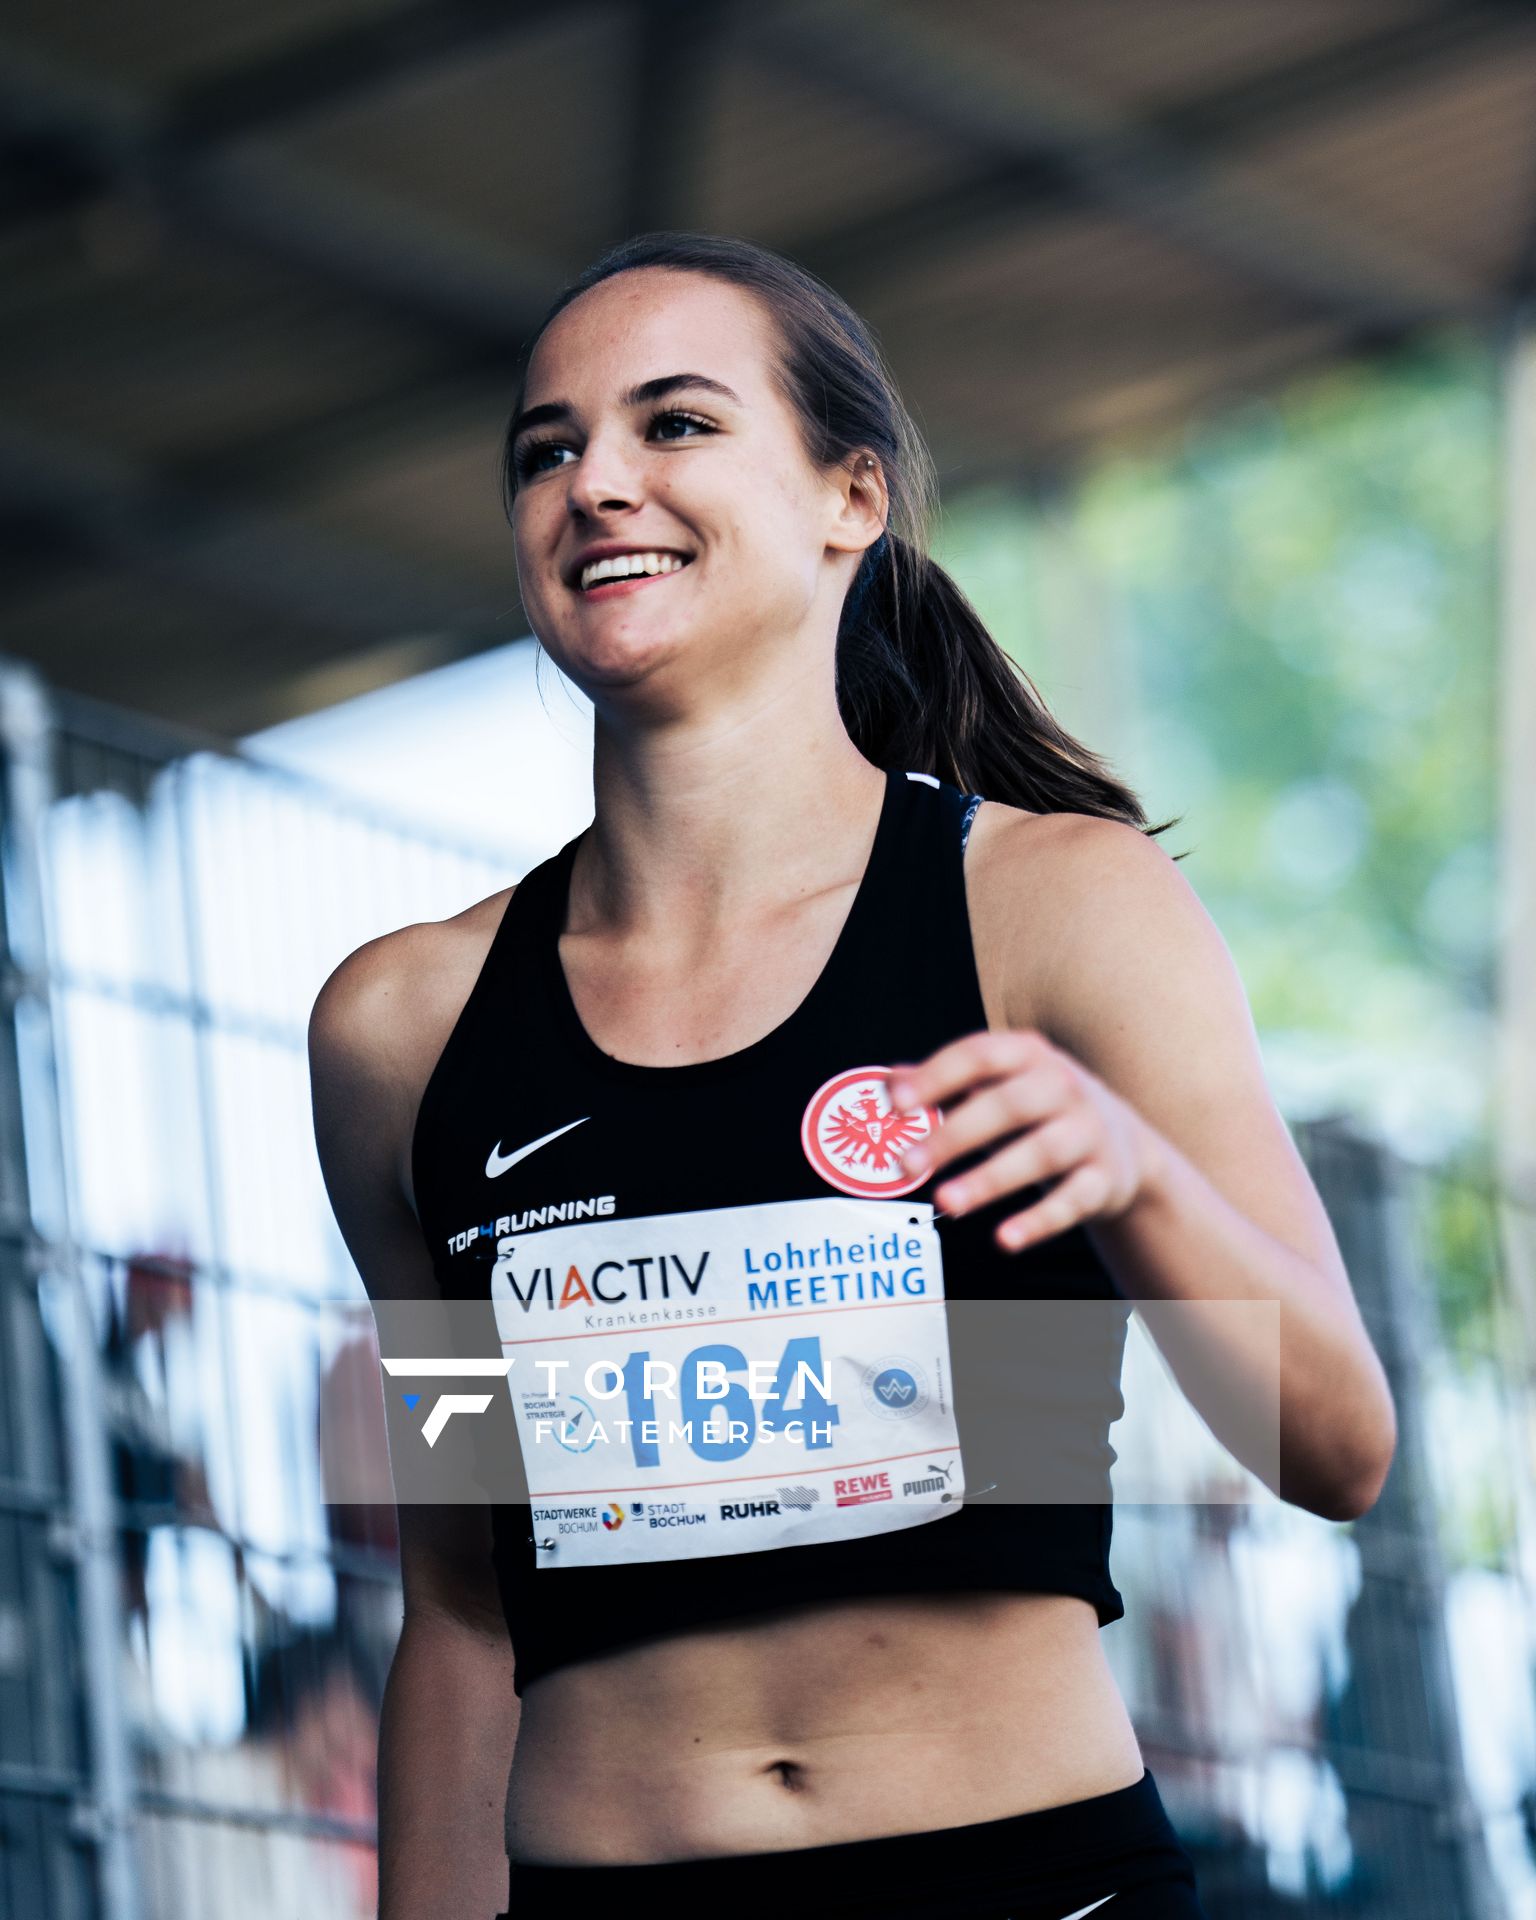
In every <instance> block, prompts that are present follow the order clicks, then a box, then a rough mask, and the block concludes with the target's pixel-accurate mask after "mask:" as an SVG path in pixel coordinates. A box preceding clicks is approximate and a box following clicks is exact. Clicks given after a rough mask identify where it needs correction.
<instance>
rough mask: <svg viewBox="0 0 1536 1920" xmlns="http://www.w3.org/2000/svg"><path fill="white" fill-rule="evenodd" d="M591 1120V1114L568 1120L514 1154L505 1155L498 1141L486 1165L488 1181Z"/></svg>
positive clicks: (519, 1148)
mask: <svg viewBox="0 0 1536 1920" xmlns="http://www.w3.org/2000/svg"><path fill="white" fill-rule="evenodd" d="M591 1118H592V1116H591V1114H590V1113H584V1114H583V1115H582V1116H581V1119H580V1120H567V1121H566V1123H565V1125H564V1126H563V1127H556V1128H555V1130H554V1132H553V1133H546V1134H543V1135H542V1136H541V1137H540V1138H539V1139H537V1140H530V1141H529V1142H528V1144H527V1146H526V1147H518V1148H517V1149H516V1151H515V1152H512V1153H503V1152H502V1150H501V1142H500V1141H499V1140H498V1141H497V1142H496V1144H495V1146H494V1147H492V1148H491V1157H490V1159H489V1160H487V1161H486V1163H485V1177H486V1179H487V1180H494V1179H495V1178H496V1176H497V1174H499V1173H505V1172H506V1170H507V1168H508V1167H515V1166H516V1165H517V1163H518V1161H519V1160H526V1159H527V1158H528V1156H529V1154H530V1153H532V1152H534V1151H535V1149H537V1148H539V1147H547V1146H548V1145H549V1143H550V1141H551V1140H558V1139H559V1138H560V1136H561V1134H562V1133H569V1132H570V1130H571V1128H572V1127H579V1126H580V1125H581V1124H582V1122H583V1121H586V1120H590V1119H591Z"/></svg>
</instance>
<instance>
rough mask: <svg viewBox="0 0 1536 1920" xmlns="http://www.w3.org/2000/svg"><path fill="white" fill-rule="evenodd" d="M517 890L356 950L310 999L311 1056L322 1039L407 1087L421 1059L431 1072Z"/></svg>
mask: <svg viewBox="0 0 1536 1920" xmlns="http://www.w3.org/2000/svg"><path fill="white" fill-rule="evenodd" d="M516 891H517V889H516V887H515V886H509V887H502V888H501V889H499V891H497V892H496V893H492V894H487V895H486V897H485V898H484V899H483V900H476V901H474V902H472V903H471V905H469V906H467V907H464V908H462V909H461V910H460V911H459V912H458V913H453V914H449V915H448V916H447V917H446V918H444V919H442V920H418V921H413V922H412V923H411V924H410V925H408V926H404V927H397V928H395V929H394V930H393V931H391V932H389V933H381V934H377V935H375V936H374V938H373V939H371V940H365V941H364V942H363V944H362V945H361V946H360V947H355V948H354V949H353V950H352V952H351V953H349V954H348V955H347V957H346V958H345V959H344V960H342V961H341V962H340V963H339V964H338V965H337V966H336V967H335V968H333V970H332V971H331V973H330V975H329V976H328V977H327V979H326V981H325V984H324V986H322V987H321V989H320V992H319V994H318V995H317V996H316V999H315V1003H314V1006H313V1008H312V1009H311V1011H310V1021H309V1026H310V1036H311V1053H312V1054H313V1053H314V1051H315V1048H314V1041H315V1036H316V1035H317V1034H323V1035H324V1036H325V1037H326V1038H327V1039H329V1040H331V1041H333V1042H335V1043H337V1044H339V1045H340V1046H342V1047H343V1048H345V1049H346V1050H347V1051H348V1052H349V1053H351V1054H354V1055H355V1054H357V1053H361V1054H363V1055H365V1056H367V1057H370V1058H371V1059H372V1060H373V1062H374V1064H375V1066H376V1068H377V1069H378V1070H379V1071H380V1072H381V1073H382V1074H383V1075H384V1076H386V1077H387V1078H389V1079H390V1080H394V1081H397V1082H399V1083H402V1084H404V1085H405V1087H406V1088H407V1089H409V1087H410V1086H411V1084H412V1083H413V1081H414V1080H415V1079H416V1078H417V1072H416V1069H417V1067H418V1066H419V1065H420V1061H421V1058H422V1056H423V1055H426V1056H429V1057H428V1066H429V1067H430V1061H431V1060H432V1059H435V1058H436V1056H437V1053H438V1052H439V1051H440V1050H441V1047H442V1043H443V1041H444V1040H446V1038H447V1035H448V1032H449V1030H450V1029H451V1028H452V1026H453V1023H454V1021H455V1020H456V1019H457V1018H458V1015H459V1012H460V1011H461V1009H462V1008H463V1005H464V1002H465V1001H466V1000H467V999H468V998H469V992H470V989H471V987H473V985H474V983H475V980H476V977H477V976H478V974H479V972H480V969H481V967H482V966H483V965H484V964H485V957H486V954H487V953H488V952H489V950H490V944H491V941H492V939H493V938H494V937H495V933H496V928H497V926H498V925H499V923H500V920H501V916H502V914H503V913H504V912H505V911H506V908H507V903H508V902H509V901H510V900H511V898H512V895H513V894H514V893H515V892H516ZM434 1039H435V1044H434Z"/></svg>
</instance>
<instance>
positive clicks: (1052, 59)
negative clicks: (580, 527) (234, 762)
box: [0, 0, 1536, 735]
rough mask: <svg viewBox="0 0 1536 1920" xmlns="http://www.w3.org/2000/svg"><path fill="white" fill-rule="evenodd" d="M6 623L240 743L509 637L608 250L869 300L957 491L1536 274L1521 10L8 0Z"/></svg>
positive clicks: (1169, 415)
mask: <svg viewBox="0 0 1536 1920" xmlns="http://www.w3.org/2000/svg"><path fill="white" fill-rule="evenodd" d="M0 147H3V154H4V162H3V165H4V176H3V183H0V259H3V265H4V274H3V292H0V528H3V533H0V545H3V548H4V552H5V557H6V560H7V562H8V563H9V564H8V565H7V567H6V569H5V574H4V583H3V586H0V620H3V628H0V646H3V647H4V649H5V650H6V651H7V652H9V653H11V654H13V655H17V656H20V657H23V658H26V659H31V660H34V661H36V662H38V663H39V664H40V665H41V666H42V668H43V669H44V671H45V673H46V674H47V676H48V678H49V679H50V680H52V681H53V682H54V683H56V684H58V685H60V686H63V687H66V688H71V689H75V690H78V691H80V692H83V693H87V694H90V695H93V696H95V697H97V698H100V699H104V700H110V701H115V702H121V703H123V704H126V705H129V706H132V707H134V708H137V709H138V710H139V711H141V712H145V713H149V714H155V715H158V716H160V717H162V718H164V719H166V720H170V721H173V722H176V723H188V724H194V725H196V726H198V727H202V728H207V729H209V730H212V731H215V732H218V733H227V734H231V735H233V734H239V733H244V732H247V731H251V730H254V729H256V728H259V727H261V726H265V725H268V724H271V723H274V722H276V721H279V720H282V719H284V718H287V717H290V716H292V715H295V714H299V713H302V712H306V711H312V710H314V709H315V708H317V707H319V706H323V705H326V704H329V703H330V702H331V701H333V700H335V699H337V698H340V697H343V696H344V695H345V694H346V693H349V692H353V691H361V690H363V689H365V688H366V687H369V686H372V685H377V684H383V683H386V682H388V681H391V680H394V679H397V678H400V677H402V676H404V675H406V674H408V673H411V672H414V671H417V670H419V669H421V668H423V667H426V666H430V665H435V664H439V663H442V662H444V661H447V660H451V659H454V658H459V657H462V656H464V655H467V654H470V653H474V652H478V651H480V650H482V649H484V648H486V647H489V646H493V645H498V644H501V643H503V642H505V641H507V640H509V639H513V638H516V637H517V636H519V635H520V634H522V633H523V632H525V631H526V625H525V622H524V621H523V619H522V615H521V609H520V607H519V605H518V599H517V583H516V574H515V569H514V566H513V559H512V550H511V537H510V534H509V532H508V530H507V527H506V524H505V521H504V519H503V516H502V511H501V504H500V500H499V496H498V493H497V487H496V477H495V468H496V454H497V448H498V443H499V439H500V435H501V432H502V429H503V426H504V423H505V418H506V413H507V409H508V405H509V403H510V400H511V396H512V393H513V391H514V388H515V385H516V379H517V374H518V369H519V365H520V355H521V352H522V349H523V345H524V342H525V340H526V337H527V335H528V333H529V331H530V329H531V328H532V327H533V326H534V325H535V324H536V322H537V320H538V319H539V317H540V316H541V315H542V313H543V311H544V309H545V307H546V306H547V305H548V303H549V301H550V300H551V298H552V297H553V296H554V294H555V293H556V292H557V291H558V290H559V288H560V287H561V286H562V285H563V284H564V283H565V282H566V280H567V279H569V278H570V277H571V276H573V275H574V274H575V273H576V272H578V271H579V270H580V269H581V267H583V266H584V265H585V264H586V263H587V262H588V261H589V260H591V259H592V258H593V257H595V256H596V255H597V254H598V253H599V252H600V251H601V250H602V249H603V248H604V247H606V246H608V245H609V244H611V243H612V242H613V241H615V240H617V239H619V238H622V237H623V236H625V235H627V234H630V233H635V232H639V231H643V230H647V229H651V228H657V227H683V228H706V229H711V230H717V231H724V232H731V233H740V234H744V235H747V236H749V237H751V238H753V239H757V240H761V241H763V242H765V243H766V244H768V245H770V246H773V247H776V248H779V249H781V250H782V251H784V252H787V253H789V254H791V255H792V256H794V257H795V258H796V259H798V260H800V261H802V262H803V263H805V264H806V265H807V266H809V267H811V268H812V269H814V270H815V271H816V272H818V273H820V274H822V275H823V276H824V277H825V278H826V279H828V280H829V281H830V282H831V283H832V284H833V285H834V286H836V287H837V289H838V290H839V291H840V292H842V293H843V294H844V295H846V296H847V297H848V298H849V299H850V300H851V301H852V302H853V303H854V304H855V305H856V306H857V307H858V308H859V310H860V311H861V312H863V313H864V314H865V315H866V316H867V317H868V318H869V320H870V321H871V322H872V323H873V325H874V326H875V328H876V329H877V331H878V333H879V335H880V338H881V340H882V343H883V345H884V348H885V351H886V353H887V355H888V357H889V359H890V360H891V363H892V365H893V366H894V368H895V370H896V373H897V375H898V378H899V380H900V382H901V385H902V389H903V392H904V394H905V395H906V397H907V399H908V401H909V403H910V404H911V405H912V407H913V410H914V412H915V413H916V415H917V417H918V419H919V421H920V423H921V424H922V426H923V428H924V430H925V432H926V433H927V435H928V438H929V442H930V444H931V446H932V448H933V451H934V454H935V458H936V460H937V462H938V465H939V468H940V472H941V477H942V480H943V484H944V487H945V490H946V493H947V494H952V493H953V492H954V491H955V490H956V489H958V488H961V487H964V486H965V485H967V484H969V483H971V482H974V481H980V480H984V479H993V480H997V479H1017V480H1019V481H1023V482H1038V481H1040V480H1042V479H1046V480H1048V479H1050V478H1051V477H1054V476H1059V475H1061V474H1062V473H1063V472H1065V471H1070V469H1071V468H1072V467H1073V466H1074V465H1075V464H1076V463H1078V462H1080V461H1081V460H1082V459H1083V458H1084V457H1085V456H1086V455H1089V454H1091V453H1092V452H1093V451H1094V450H1096V449H1098V448H1102V447H1104V446H1106V445H1108V444H1118V445H1123V444H1125V443H1127V442H1128V441H1135V440H1137V439H1138V438H1142V437H1145V436H1148V435H1156V434H1157V433H1159V432H1161V431H1163V430H1165V429H1166V428H1167V427H1169V426H1170V425H1171V424H1173V423H1176V422H1178V421H1180V420H1184V419H1188V418H1190V417H1191V416H1192V415H1194V414H1196V413H1198V412H1201V411H1203V410H1206V409H1210V408H1213V407H1217V406H1220V405H1221V404H1223V403H1224V402H1226V401H1227V400H1229V399H1232V398H1235V397H1236V396H1238V395H1246V394H1253V393H1261V392H1262V391H1264V390H1265V389H1266V388H1267V387H1272V386H1273V385H1274V384H1275V383H1276V382H1278V381H1280V380H1282V379H1284V378H1285V377H1286V376H1287V375H1289V374H1291V373H1293V372H1295V371H1297V370H1299V369H1301V368H1303V367H1305V366H1307V365H1309V364H1316V363H1319V362H1324V361H1327V360H1330V359H1336V358H1339V357H1343V356H1347V355H1353V354H1359V353H1369V352H1373V351H1379V350H1381V348H1382V347H1384V346H1386V345H1390V344H1391V343H1394V342H1396V341H1399V340H1401V339H1403V338H1405V337H1407V336H1409V335H1411V334H1413V333H1415V332H1416V331H1419V330H1422V329H1425V328H1427V327H1435V326H1440V325H1444V324H1447V323H1452V324H1454V323H1462V324H1471V325H1474V326H1492V325H1498V324H1499V323H1500V322H1501V321H1502V320H1503V319H1504V318H1505V317H1507V316H1510V315H1512V314H1514V313H1516V312H1518V311H1520V309H1521V307H1522V304H1523V303H1524V301H1525V300H1526V299H1527V297H1528V296H1529V294H1530V291H1531V288H1532V286H1533V283H1536V5H1532V4H1531V3H1530V0H1450V3H1449V4H1448V3H1447V0H1069V3H1061V0H1058V3H1057V4H1050V3H1048V0H1025V4H1018V0H793V3H791V4H780V3H779V0H760V3H759V4H755V5H752V6H750V7H747V6H738V5H733V4H713V5H703V4H698V3H697V0H644V3H642V0H629V3H628V4H623V3H620V0H607V3H606V4H584V0H561V4H560V5H558V6H557V5H552V4H548V0H526V3H525V4H520V5H519V4H512V3H511V0H499V3H497V4H491V3H489V0H437V3H436V4H427V3H425V0H396V4H392V5H381V4H380V0H250V4H247V5H244V6H241V7H238V8H233V7H212V6H209V5H207V4H206V0H154V4H152V5H146V4H136V3H135V0H74V4H71V5H70V6H68V7H59V6H57V5H56V4H54V0H11V4H10V5H9V6H8V8H7V10H6V23H5V25H4V27H3V28H0Z"/></svg>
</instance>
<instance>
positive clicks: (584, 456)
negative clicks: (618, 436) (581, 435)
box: [566, 434, 640, 513]
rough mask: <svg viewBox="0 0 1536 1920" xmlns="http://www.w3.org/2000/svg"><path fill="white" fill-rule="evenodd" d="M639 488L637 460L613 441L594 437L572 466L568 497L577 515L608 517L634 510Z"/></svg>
mask: <svg viewBox="0 0 1536 1920" xmlns="http://www.w3.org/2000/svg"><path fill="white" fill-rule="evenodd" d="M639 485H640V480H639V472H638V469H637V467H636V464H635V461H634V458H633V456H632V455H630V454H629V453H626V452H625V451H624V449H623V448H621V447H620V446H619V445H618V444H617V442H616V441H615V440H613V439H612V438H609V437H607V436H599V435H597V434H594V435H593V436H592V438H591V439H590V440H589V441H588V442H587V444H586V446H585V447H584V448H583V449H582V451H581V455H580V458H579V459H577V460H574V461H572V462H571V468H570V480H569V482H568V484H567V493H566V497H567V499H568V500H569V502H570V504H571V508H572V510H573V511H580V512H583V513H605V512H611V511H612V510H613V509H614V508H615V507H631V506H633V505H634V504H635V501H636V500H637V499H638V498H639Z"/></svg>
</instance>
